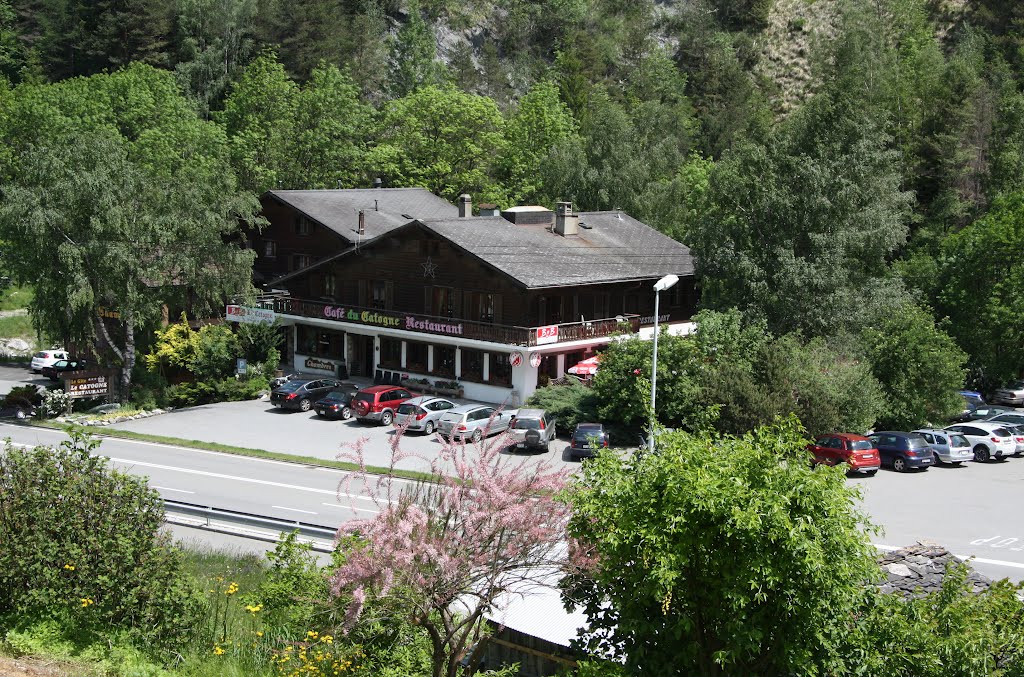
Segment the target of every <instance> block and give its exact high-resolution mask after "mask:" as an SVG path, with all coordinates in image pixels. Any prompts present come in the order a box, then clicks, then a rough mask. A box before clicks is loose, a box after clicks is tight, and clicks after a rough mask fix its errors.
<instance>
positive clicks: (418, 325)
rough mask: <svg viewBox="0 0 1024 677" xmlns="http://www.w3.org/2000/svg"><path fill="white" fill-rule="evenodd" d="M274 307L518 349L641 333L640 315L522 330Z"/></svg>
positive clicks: (359, 310) (287, 304)
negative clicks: (515, 346)
mask: <svg viewBox="0 0 1024 677" xmlns="http://www.w3.org/2000/svg"><path fill="white" fill-rule="evenodd" d="M272 304H273V309H274V312H275V313H278V314H280V315H295V316H299V317H311V318H318V319H325V320H336V321H338V322H348V323H352V324H361V325H365V326H367V327H376V328H386V329H402V330H406V331H413V332H416V333H420V334H428V335H437V336H456V337H459V338H466V339H473V340H476V341H487V342H489V343H504V344H507V345H517V346H537V345H545V344H548V343H566V342H568V341H581V340H586V339H593V338H600V337H604V336H611V335H612V334H620V333H636V332H637V331H639V329H640V316H639V315H620V316H619V317H615V318H607V319H601V320H590V321H585V322H568V323H564V324H555V325H547V326H544V327H519V326H510V325H503V324H494V323H490V322H475V321H473V320H464V319H460V318H452V317H436V316H432V315H419V314H415V313H400V312H396V311H393V310H380V309H377V308H363V307H359V306H343V305H337V304H333V303H325V302H323V301H309V300H306V299H298V298H294V297H287V298H275V299H273V301H272Z"/></svg>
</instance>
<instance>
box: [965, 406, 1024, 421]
mask: <svg viewBox="0 0 1024 677" xmlns="http://www.w3.org/2000/svg"><path fill="white" fill-rule="evenodd" d="M1013 410H1014V409H1013V407H1001V406H999V405H997V404H983V405H982V406H980V407H975V408H973V409H971V408H968V409H965V410H964V411H962V412H960V414H958V415H957V416H954V417H953V419H952V420H953V422H954V423H967V422H968V421H984V420H986V419H990V418H992V417H993V416H998V415H999V414H1005V413H1006V412H1012V411H1013Z"/></svg>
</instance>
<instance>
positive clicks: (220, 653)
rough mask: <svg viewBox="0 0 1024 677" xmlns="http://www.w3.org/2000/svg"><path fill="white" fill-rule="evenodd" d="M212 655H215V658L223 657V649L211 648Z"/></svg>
mask: <svg viewBox="0 0 1024 677" xmlns="http://www.w3.org/2000/svg"><path fill="white" fill-rule="evenodd" d="M213 655H215V656H223V655H224V649H222V648H220V647H219V646H215V647H213Z"/></svg>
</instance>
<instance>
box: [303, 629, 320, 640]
mask: <svg viewBox="0 0 1024 677" xmlns="http://www.w3.org/2000/svg"><path fill="white" fill-rule="evenodd" d="M319 635H320V633H318V632H317V631H316V630H310V631H309V632H307V633H306V637H309V638H310V639H316V638H317V637H318V636H319Z"/></svg>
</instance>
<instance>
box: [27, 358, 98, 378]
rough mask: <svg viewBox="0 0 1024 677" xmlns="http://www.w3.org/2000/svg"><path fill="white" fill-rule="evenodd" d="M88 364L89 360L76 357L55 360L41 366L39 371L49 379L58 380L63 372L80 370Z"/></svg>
mask: <svg viewBox="0 0 1024 677" xmlns="http://www.w3.org/2000/svg"><path fill="white" fill-rule="evenodd" d="M90 366H91V364H90V362H89V360H84V359H81V358H77V357H76V358H73V359H66V360H57V361H56V362H54V363H53V364H51V365H49V366H47V367H43V368H42V369H40V370H39V371H40V373H42V375H43V376H45V377H46V378H48V379H50V380H51V381H59V380H60V376H61V374H65V373H67V372H70V371H82V370H83V369H87V368H89V367H90Z"/></svg>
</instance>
